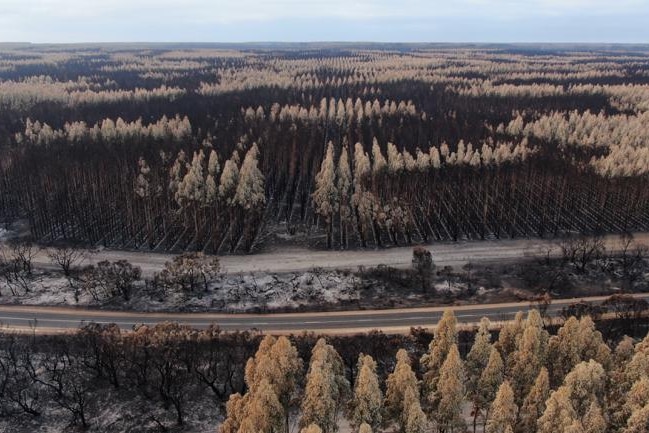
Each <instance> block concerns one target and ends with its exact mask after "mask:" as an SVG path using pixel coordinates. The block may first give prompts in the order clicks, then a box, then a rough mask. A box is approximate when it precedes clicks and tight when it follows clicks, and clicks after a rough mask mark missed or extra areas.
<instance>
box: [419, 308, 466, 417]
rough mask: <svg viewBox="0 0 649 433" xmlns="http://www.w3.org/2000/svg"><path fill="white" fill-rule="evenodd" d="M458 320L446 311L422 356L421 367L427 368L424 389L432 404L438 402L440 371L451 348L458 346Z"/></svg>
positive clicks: (450, 312) (450, 311) (451, 312)
mask: <svg viewBox="0 0 649 433" xmlns="http://www.w3.org/2000/svg"><path fill="white" fill-rule="evenodd" d="M456 328H457V320H456V318H455V315H454V314H453V311H452V310H446V311H444V315H443V316H442V318H441V319H440V321H439V323H437V327H436V328H435V335H434V337H433V340H432V341H431V342H430V345H429V346H428V352H427V353H426V354H425V355H424V356H422V358H421V365H422V366H423V367H424V368H425V373H424V389H425V392H426V394H427V396H428V397H427V398H428V400H429V401H430V402H433V404H434V405H435V403H434V402H436V401H438V400H437V382H438V380H439V376H440V374H441V372H440V369H441V367H442V364H443V363H444V361H445V360H446V358H447V356H448V354H449V352H450V350H451V347H453V345H456V344H457V329H456Z"/></svg>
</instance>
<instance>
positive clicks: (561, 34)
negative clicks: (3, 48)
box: [0, 0, 649, 43]
mask: <svg viewBox="0 0 649 433" xmlns="http://www.w3.org/2000/svg"><path fill="white" fill-rule="evenodd" d="M261 41H275V42H311V41H368V42H369V41H372V42H608V43H649V0H447V1H442V0H235V1H231V0H0V42H35V43H67V42H261Z"/></svg>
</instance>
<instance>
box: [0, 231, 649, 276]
mask: <svg viewBox="0 0 649 433" xmlns="http://www.w3.org/2000/svg"><path fill="white" fill-rule="evenodd" d="M634 236H635V240H636V241H637V242H638V243H642V244H646V245H649V233H637V234H635V235H634ZM604 242H605V245H606V248H607V249H608V250H615V249H616V248H618V245H619V236H617V235H610V236H606V237H605V238H604ZM1 248H2V246H0V249H1ZM426 248H427V249H428V250H429V251H431V253H432V255H433V261H434V262H435V264H436V265H437V266H438V267H442V266H461V265H464V264H466V263H467V262H469V261H470V262H472V263H476V262H494V261H508V260H517V259H521V258H523V257H526V256H539V255H544V254H545V253H546V252H547V251H548V250H551V254H552V255H554V256H557V255H559V253H560V251H559V248H558V246H557V242H556V241H554V240H544V239H513V240H511V239H508V240H494V241H461V242H441V243H436V244H434V245H428V246H426ZM173 257H174V256H173V255H170V254H159V253H148V252H133V251H117V250H107V249H105V250H101V251H98V252H95V253H93V254H91V255H89V257H88V259H87V260H86V263H92V264H94V263H97V262H99V261H102V260H109V261H116V260H128V261H129V262H131V263H132V264H133V265H135V266H139V267H140V268H141V269H142V272H143V273H144V275H151V274H153V273H154V272H156V271H159V270H160V269H162V267H163V266H164V264H165V262H167V261H170V260H171V259H172V258H173ZM411 260H412V247H396V248H385V249H379V250H351V251H313V250H309V249H298V248H291V249H287V248H282V249H279V250H277V251H273V252H264V253H259V254H252V255H240V256H221V257H219V261H220V262H221V268H222V269H223V271H224V272H227V273H234V274H237V273H250V272H273V273H280V272H301V271H307V270H309V269H311V268H313V267H320V268H328V269H333V268H335V269H351V270H356V269H357V268H358V267H359V266H365V267H369V266H376V265H379V264H383V265H388V266H393V267H406V266H410V263H411ZM34 264H35V265H36V266H41V267H51V266H52V265H51V262H50V259H49V257H48V256H47V253H46V252H45V251H41V252H39V253H38V254H37V256H36V257H35V259H34Z"/></svg>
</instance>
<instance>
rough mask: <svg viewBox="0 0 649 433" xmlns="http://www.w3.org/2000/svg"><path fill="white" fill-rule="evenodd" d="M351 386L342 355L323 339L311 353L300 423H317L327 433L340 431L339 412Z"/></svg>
mask: <svg viewBox="0 0 649 433" xmlns="http://www.w3.org/2000/svg"><path fill="white" fill-rule="evenodd" d="M348 387H349V385H348V383H347V380H346V379H345V372H344V366H343V362H342V359H341V358H340V355H338V353H337V352H336V350H335V349H334V348H333V347H332V346H330V345H328V344H327V343H326V341H325V340H324V339H322V338H321V339H320V340H318V342H317V343H316V345H315V346H314V348H313V350H312V352H311V362H310V365H309V372H308V374H307V383H306V388H305V390H304V398H303V400H302V418H301V419H300V426H302V427H306V426H308V425H309V424H317V425H318V426H320V428H322V431H323V432H324V433H332V432H335V431H337V430H338V424H337V419H338V412H339V410H340V407H341V405H342V401H343V398H344V397H345V396H346V395H347V393H348Z"/></svg>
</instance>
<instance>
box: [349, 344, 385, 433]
mask: <svg viewBox="0 0 649 433" xmlns="http://www.w3.org/2000/svg"><path fill="white" fill-rule="evenodd" d="M352 406H353V410H352V416H351V421H352V425H353V426H360V425H361V424H369V425H370V426H372V428H373V429H376V428H377V427H378V426H379V424H380V423H381V410H382V406H383V394H382V393H381V388H380V386H379V380H378V377H377V376H376V362H374V360H373V359H372V357H371V356H368V355H362V354H361V355H360V356H359V358H358V374H357V376H356V383H355V384H354V397H353V400H352Z"/></svg>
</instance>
